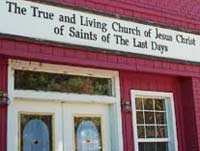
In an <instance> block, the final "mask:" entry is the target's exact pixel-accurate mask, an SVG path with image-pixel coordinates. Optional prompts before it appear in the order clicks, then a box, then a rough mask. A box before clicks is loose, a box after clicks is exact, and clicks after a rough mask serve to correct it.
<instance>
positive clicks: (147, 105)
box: [143, 99, 154, 110]
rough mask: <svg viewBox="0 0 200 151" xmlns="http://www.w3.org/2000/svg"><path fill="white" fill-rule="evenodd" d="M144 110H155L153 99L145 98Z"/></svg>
mask: <svg viewBox="0 0 200 151" xmlns="http://www.w3.org/2000/svg"><path fill="white" fill-rule="evenodd" d="M143 102H144V110H154V108H153V99H144V100H143Z"/></svg>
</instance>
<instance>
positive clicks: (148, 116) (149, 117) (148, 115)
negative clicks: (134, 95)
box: [144, 112, 155, 124]
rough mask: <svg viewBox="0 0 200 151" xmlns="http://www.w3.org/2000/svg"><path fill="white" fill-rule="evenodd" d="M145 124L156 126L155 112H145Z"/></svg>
mask: <svg viewBox="0 0 200 151" xmlns="http://www.w3.org/2000/svg"><path fill="white" fill-rule="evenodd" d="M144 115H145V124H155V120H154V112H144Z"/></svg>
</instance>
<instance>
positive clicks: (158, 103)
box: [155, 99, 165, 111]
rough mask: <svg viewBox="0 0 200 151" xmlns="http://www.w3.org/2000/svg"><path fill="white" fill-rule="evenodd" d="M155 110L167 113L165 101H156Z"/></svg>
mask: <svg viewBox="0 0 200 151" xmlns="http://www.w3.org/2000/svg"><path fill="white" fill-rule="evenodd" d="M155 110H161V111H165V100H164V99H155Z"/></svg>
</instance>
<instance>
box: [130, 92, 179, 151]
mask: <svg viewBox="0 0 200 151" xmlns="http://www.w3.org/2000/svg"><path fill="white" fill-rule="evenodd" d="M137 96H140V97H153V98H163V99H165V100H166V101H170V105H171V110H172V111H171V112H172V122H173V134H174V138H173V139H174V144H175V150H171V151H178V141H177V131H176V118H175V110H174V100H173V93H170V92H156V91H142V90H131V102H132V103H131V104H132V123H133V133H134V134H133V136H134V146H135V151H138V142H145V141H148V142H156V141H158V139H155V140H154V139H140V141H139V139H138V134H137V119H136V107H135V98H136V97H137ZM168 139H169V138H167V139H159V141H161V142H163V141H166V140H168Z"/></svg>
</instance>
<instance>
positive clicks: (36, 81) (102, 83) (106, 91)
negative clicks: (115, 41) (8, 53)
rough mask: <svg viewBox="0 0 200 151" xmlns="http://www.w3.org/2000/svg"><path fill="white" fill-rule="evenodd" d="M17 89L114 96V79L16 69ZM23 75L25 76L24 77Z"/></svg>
mask: <svg viewBox="0 0 200 151" xmlns="http://www.w3.org/2000/svg"><path fill="white" fill-rule="evenodd" d="M14 74H15V81H14V86H15V89H16V90H36V91H51V92H52V91H54V92H62V93H77V94H92V95H105V96H112V95H113V93H112V79H111V78H100V77H89V76H81V75H71V74H58V73H48V72H36V71H27V70H15V73H14ZM22 77H23V78H22Z"/></svg>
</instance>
